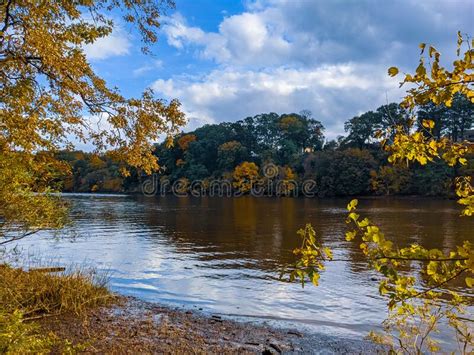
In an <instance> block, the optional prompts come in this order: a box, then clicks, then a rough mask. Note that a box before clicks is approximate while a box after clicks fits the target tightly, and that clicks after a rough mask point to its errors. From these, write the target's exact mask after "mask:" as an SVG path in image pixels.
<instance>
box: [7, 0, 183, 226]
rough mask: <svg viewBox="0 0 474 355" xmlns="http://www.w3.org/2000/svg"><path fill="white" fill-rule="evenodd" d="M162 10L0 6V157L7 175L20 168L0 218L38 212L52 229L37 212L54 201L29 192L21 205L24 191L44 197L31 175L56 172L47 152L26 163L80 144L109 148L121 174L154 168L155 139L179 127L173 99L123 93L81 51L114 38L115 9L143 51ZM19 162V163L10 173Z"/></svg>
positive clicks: (48, 0)
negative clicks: (139, 40)
mask: <svg viewBox="0 0 474 355" xmlns="http://www.w3.org/2000/svg"><path fill="white" fill-rule="evenodd" d="M169 5H172V4H171V1H153V0H126V1H118V0H87V1H52V0H45V1H41V2H38V1H13V0H6V1H2V2H1V3H0V147H1V149H0V160H1V161H2V162H5V164H10V165H8V166H6V168H7V169H9V171H10V172H11V173H12V174H15V172H18V173H17V175H15V176H13V177H14V178H12V179H11V180H10V181H11V183H10V185H9V186H7V185H5V186H4V187H3V188H2V189H1V190H0V206H1V207H0V220H4V219H6V218H8V219H10V218H13V215H11V214H9V212H8V211H7V210H8V209H15V208H16V209H17V210H18V211H21V213H18V215H17V218H18V221H22V220H24V219H25V218H23V217H22V216H21V214H25V215H26V214H29V216H34V215H35V214H37V216H38V217H37V219H38V223H39V221H40V220H43V221H42V222H41V223H43V224H47V223H46V220H47V219H48V218H49V219H50V220H51V224H50V225H51V226H56V225H57V223H56V222H55V217H54V214H53V213H51V214H50V215H49V214H48V216H49V217H48V218H46V217H47V216H46V215H45V212H44V211H49V210H51V212H52V211H53V210H54V209H53V208H52V206H54V205H55V204H56V202H57V199H56V198H52V197H51V196H49V197H46V196H47V195H43V197H39V196H36V197H31V196H29V197H28V200H30V201H33V200H34V201H36V202H37V203H33V202H32V203H31V204H29V205H28V204H23V203H22V202H21V201H22V199H25V198H26V197H25V193H26V191H30V192H31V193H34V192H41V191H39V190H38V186H37V185H34V184H32V183H33V180H34V179H36V178H38V179H41V178H42V177H41V176H42V174H44V173H45V172H47V171H48V169H50V167H51V166H52V165H55V166H56V167H58V164H57V162H53V160H54V158H53V155H51V156H50V159H49V160H48V162H44V161H40V160H37V159H36V161H35V164H36V165H35V166H33V165H32V164H30V162H31V161H33V160H35V158H34V156H35V155H37V154H38V153H39V152H55V151H57V150H59V149H64V148H71V147H72V146H73V143H75V142H83V143H87V144H89V145H93V146H95V147H96V149H97V150H98V151H99V150H105V149H108V150H111V151H112V152H111V153H110V154H111V156H113V158H114V159H116V160H117V161H120V162H121V164H122V171H123V172H124V174H127V172H128V167H130V166H131V167H136V168H138V169H141V170H142V171H144V172H145V173H151V172H152V171H154V170H156V169H157V168H158V162H157V158H156V157H155V156H154V155H153V154H152V150H153V142H154V141H156V140H158V138H159V137H160V136H162V135H165V136H171V135H174V134H176V133H178V131H179V129H180V127H181V126H182V125H183V124H185V117H184V114H183V113H182V112H181V111H180V103H179V102H178V101H177V100H172V101H170V102H165V101H164V100H160V99H156V98H155V97H154V94H153V92H152V91H151V90H145V92H144V93H143V94H142V96H141V97H139V98H127V97H124V96H123V95H121V94H120V92H119V91H118V89H116V88H110V87H108V86H107V83H106V82H105V81H104V80H103V79H102V78H100V77H99V76H98V75H97V74H96V73H95V72H94V70H93V69H92V67H91V65H90V63H89V61H88V60H87V58H86V55H85V52H84V46H85V45H88V44H92V43H94V42H96V41H97V40H99V39H101V38H104V37H106V36H108V35H110V34H111V32H112V30H113V28H114V26H115V24H114V21H112V19H110V18H108V17H107V16H108V15H109V14H111V13H115V14H116V15H118V14H122V15H123V19H124V21H125V22H126V23H129V24H131V25H132V26H134V27H135V28H136V29H137V30H138V33H139V34H140V36H141V38H142V42H143V45H144V48H143V50H144V51H145V52H147V51H148V48H147V47H148V46H149V45H150V44H152V43H154V42H155V41H156V31H157V30H158V27H159V22H158V21H159V16H160V15H161V14H162V13H163V11H165V10H166V8H167V7H168V6H169ZM85 14H87V15H85ZM20 156H21V157H22V158H21V159H24V161H25V164H23V165H21V164H20V163H17V165H19V166H17V168H16V169H14V167H15V166H16V165H15V160H16V159H19V157H20ZM7 162H8V163H7ZM60 170H62V171H63V172H67V169H65V168H64V167H63V168H61V169H60ZM4 172H5V173H4ZM2 174H4V175H6V170H3V169H2ZM21 179H22V180H21ZM20 180H21V181H20ZM14 181H16V183H14ZM3 183H4V184H9V182H8V180H6V179H5V180H3ZM15 184H16V185H15ZM12 194H13V195H12ZM39 201H43V204H41V203H39ZM49 202H51V204H50V203H49ZM15 206H16V207H15ZM27 206H30V207H29V208H28V207H27ZM23 207H25V208H26V209H24V208H23ZM57 210H58V211H62V209H61V208H59V206H58V209H57ZM30 222H31V221H30ZM30 222H28V223H27V224H25V226H26V225H30V224H31V223H30ZM12 223H13V220H12Z"/></svg>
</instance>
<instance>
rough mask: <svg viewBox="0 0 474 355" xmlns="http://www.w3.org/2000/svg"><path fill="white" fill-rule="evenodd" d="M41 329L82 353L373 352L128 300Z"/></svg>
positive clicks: (360, 344) (359, 344) (358, 344)
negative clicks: (76, 347) (63, 340)
mask: <svg viewBox="0 0 474 355" xmlns="http://www.w3.org/2000/svg"><path fill="white" fill-rule="evenodd" d="M41 326H42V328H43V329H44V331H48V332H49V331H53V332H54V333H55V334H56V335H58V336H59V337H61V338H63V339H68V340H69V341H71V342H72V343H73V344H81V351H83V352H85V353H102V354H103V353H108V354H126V353H128V354H137V353H140V354H147V353H175V354H183V353H191V354H193V353H199V354H202V353H239V354H240V353H242V354H246V353H251V354H255V353H260V354H280V353H285V354H286V353H305V354H307V353H313V354H333V353H338V354H339V353H353V354H367V353H376V348H375V347H374V346H373V345H372V344H371V343H369V342H367V341H364V340H360V341H354V340H345V339H342V338H331V337H327V336H318V335H314V334H312V335H309V334H305V333H301V332H299V331H298V330H295V329H275V328H271V327H268V326H262V325H255V324H251V323H245V322H236V321H233V320H229V319H223V318H222V317H220V316H217V315H214V316H213V315H209V316H207V315H203V314H200V313H197V312H191V311H183V310H178V309H172V308H169V307H164V306H160V305H157V304H153V303H147V302H143V301H139V300H137V299H135V298H130V297H120V298H119V302H118V303H117V304H115V305H113V306H110V307H104V308H99V309H95V310H92V311H90V312H89V313H88V314H87V315H86V316H84V317H82V318H81V319H78V318H77V317H72V316H66V315H63V316H59V317H51V318H45V319H43V320H42V321H41ZM56 352H58V353H59V352H61V349H56Z"/></svg>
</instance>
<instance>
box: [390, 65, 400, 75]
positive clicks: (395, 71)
mask: <svg viewBox="0 0 474 355" xmlns="http://www.w3.org/2000/svg"><path fill="white" fill-rule="evenodd" d="M397 74H398V68H397V67H390V68H388V75H390V76H395V75H397Z"/></svg>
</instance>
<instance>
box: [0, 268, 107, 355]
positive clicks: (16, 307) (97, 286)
mask: <svg viewBox="0 0 474 355" xmlns="http://www.w3.org/2000/svg"><path fill="white" fill-rule="evenodd" d="M113 299H114V296H113V295H112V294H111V293H110V292H109V290H108V289H107V287H106V278H105V277H101V278H99V277H97V275H96V274H95V273H93V272H87V271H83V270H76V271H74V272H68V273H60V274H52V273H47V272H42V271H41V272H40V271H34V270H31V271H24V270H22V269H18V268H12V267H10V266H8V265H0V353H26V352H35V353H41V352H48V349H50V348H51V346H53V345H54V344H57V343H58V341H59V340H58V339H57V337H55V336H54V334H44V332H41V329H40V327H39V326H38V325H37V324H36V323H35V322H34V321H35V320H38V319H41V318H43V317H48V316H55V315H60V314H72V315H74V316H78V317H79V316H81V315H84V314H85V313H86V312H87V310H89V309H92V308H94V307H98V306H103V305H107V304H110V303H111V302H112V301H113Z"/></svg>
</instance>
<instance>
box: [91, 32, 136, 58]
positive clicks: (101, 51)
mask: <svg viewBox="0 0 474 355" xmlns="http://www.w3.org/2000/svg"><path fill="white" fill-rule="evenodd" d="M131 47H132V43H131V41H130V39H129V38H128V35H127V34H125V33H123V31H122V30H121V29H115V30H114V32H112V34H110V35H109V36H107V37H103V38H99V39H98V40H97V41H96V42H94V43H92V44H87V45H85V46H84V53H85V54H86V57H87V59H89V60H102V59H107V58H110V57H116V56H123V55H127V54H129V53H130V48H131Z"/></svg>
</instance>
